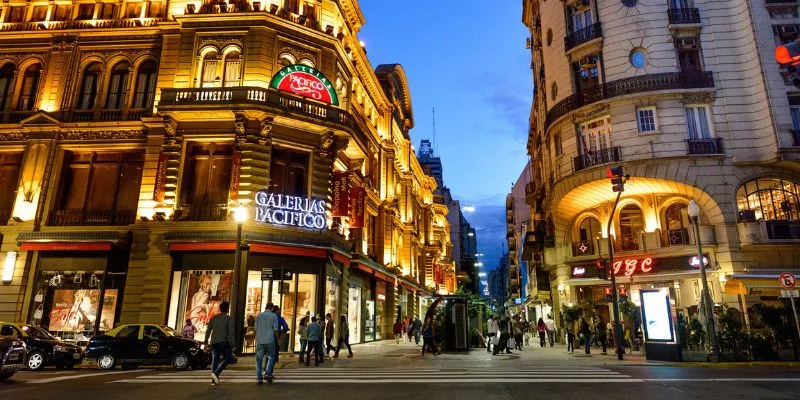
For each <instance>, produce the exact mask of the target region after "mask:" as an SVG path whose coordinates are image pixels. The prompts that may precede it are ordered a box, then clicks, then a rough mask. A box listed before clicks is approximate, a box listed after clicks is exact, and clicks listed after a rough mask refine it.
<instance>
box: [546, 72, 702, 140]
mask: <svg viewBox="0 0 800 400" xmlns="http://www.w3.org/2000/svg"><path fill="white" fill-rule="evenodd" d="M713 87H714V76H713V74H712V73H711V72H708V71H686V72H663V73H658V74H647V75H641V76H634V77H630V78H624V79H618V80H616V81H611V82H607V83H603V84H599V85H596V86H594V87H592V88H590V89H586V90H583V91H581V92H578V93H575V94H573V95H571V96H569V97H567V98H565V99H564V100H561V101H559V102H558V103H556V105H554V106H553V107H552V108H551V109H550V110H549V111H548V112H547V118H546V119H545V129H547V128H549V127H550V124H552V123H553V122H555V121H556V120H557V119H559V118H560V117H562V116H563V115H565V114H567V113H569V112H572V111H574V110H576V109H578V108H580V107H583V106H587V105H589V104H592V103H596V102H598V101H602V100H607V99H611V98H614V97H618V96H625V95H630V94H636V93H644V92H653V91H658V90H677V89H703V88H713Z"/></svg>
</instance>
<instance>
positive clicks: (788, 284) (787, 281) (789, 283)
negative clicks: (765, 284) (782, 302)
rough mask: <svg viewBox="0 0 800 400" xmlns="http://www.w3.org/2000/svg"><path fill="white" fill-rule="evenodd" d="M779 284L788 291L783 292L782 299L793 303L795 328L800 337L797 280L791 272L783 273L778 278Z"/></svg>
mask: <svg viewBox="0 0 800 400" xmlns="http://www.w3.org/2000/svg"><path fill="white" fill-rule="evenodd" d="M778 282H779V283H780V284H781V287H782V288H784V289H786V290H781V297H788V298H789V302H791V303H792V315H793V316H794V326H795V328H797V335H798V336H800V322H798V321H797V310H796V309H795V308H794V299H795V298H796V297H800V296H798V291H797V290H792V289H794V285H795V283H796V280H795V278H794V274H792V273H791V272H783V273H781V275H780V276H779V277H778Z"/></svg>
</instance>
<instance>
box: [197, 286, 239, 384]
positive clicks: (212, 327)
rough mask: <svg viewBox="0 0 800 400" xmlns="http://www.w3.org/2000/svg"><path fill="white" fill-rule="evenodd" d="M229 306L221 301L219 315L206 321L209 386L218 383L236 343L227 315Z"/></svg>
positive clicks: (231, 320)
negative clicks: (209, 362)
mask: <svg viewBox="0 0 800 400" xmlns="http://www.w3.org/2000/svg"><path fill="white" fill-rule="evenodd" d="M230 307H231V304H230V303H228V302H227V301H223V302H222V303H220V304H219V314H217V315H215V316H214V317H212V318H211V320H210V321H208V326H207V327H206V338H205V340H204V342H205V343H206V344H209V340H210V344H211V384H212V385H218V384H219V383H220V380H219V376H220V375H221V374H222V371H224V370H225V367H227V366H228V364H230V363H231V358H232V357H233V355H232V354H231V347H232V346H233V344H234V343H236V341H235V339H234V328H233V318H231V317H230V315H228V311H229V310H230Z"/></svg>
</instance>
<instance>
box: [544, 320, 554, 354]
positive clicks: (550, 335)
mask: <svg viewBox="0 0 800 400" xmlns="http://www.w3.org/2000/svg"><path fill="white" fill-rule="evenodd" d="M544 326H545V328H547V339H548V340H549V341H550V347H553V346H554V345H555V342H556V321H553V316H552V315H550V314H547V319H546V320H544Z"/></svg>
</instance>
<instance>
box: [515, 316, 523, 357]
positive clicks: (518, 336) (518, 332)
mask: <svg viewBox="0 0 800 400" xmlns="http://www.w3.org/2000/svg"><path fill="white" fill-rule="evenodd" d="M522 328H523V325H522V321H521V320H520V317H519V315H518V316H516V317H515V321H514V325H513V330H512V332H513V333H514V344H515V345H516V346H515V348H516V349H517V350H519V351H522V345H523V344H524V343H523V341H522Z"/></svg>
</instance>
